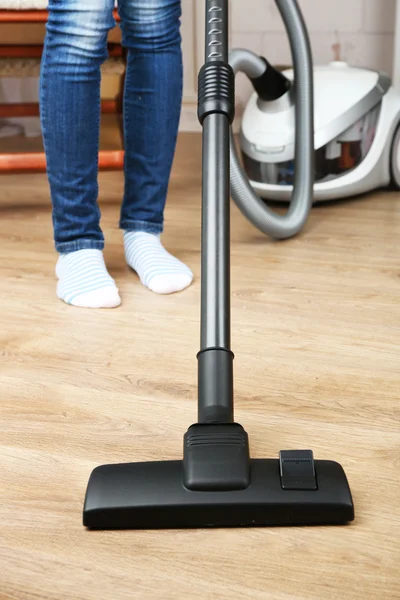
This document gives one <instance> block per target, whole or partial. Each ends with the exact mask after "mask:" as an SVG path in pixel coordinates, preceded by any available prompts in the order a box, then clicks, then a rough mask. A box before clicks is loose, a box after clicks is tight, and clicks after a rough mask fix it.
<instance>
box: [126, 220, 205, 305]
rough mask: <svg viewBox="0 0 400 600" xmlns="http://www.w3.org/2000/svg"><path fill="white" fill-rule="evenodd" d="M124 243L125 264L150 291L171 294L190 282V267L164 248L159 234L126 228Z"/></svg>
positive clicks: (191, 276) (185, 286)
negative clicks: (127, 229)
mask: <svg viewBox="0 0 400 600" xmlns="http://www.w3.org/2000/svg"><path fill="white" fill-rule="evenodd" d="M124 246H125V257H126V261H127V263H128V265H129V266H130V267H131V268H132V269H133V270H134V271H136V273H137V274H138V275H139V278H140V281H141V282H142V283H143V285H145V286H146V287H147V288H149V290H151V291H152V292H155V293H156V294H173V293H174V292H180V291H182V290H183V289H185V288H187V287H188V286H189V285H190V284H191V283H192V280H193V274H192V272H191V270H190V269H189V268H188V267H187V266H186V265H185V264H183V262H181V261H180V260H178V259H177V258H175V257H174V256H172V255H171V254H169V252H167V251H166V250H165V248H164V246H163V245H162V243H161V240H160V237H159V236H158V235H154V234H152V233H146V232H144V231H125V233H124Z"/></svg>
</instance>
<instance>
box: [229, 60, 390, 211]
mask: <svg viewBox="0 0 400 600" xmlns="http://www.w3.org/2000/svg"><path fill="white" fill-rule="evenodd" d="M283 75H284V76H285V77H287V79H288V80H289V81H290V82H293V77H294V73H293V70H287V71H284V72H283ZM399 122H400V93H399V92H397V91H396V90H395V89H394V88H393V87H392V85H391V80H390V78H389V77H388V76H387V75H386V74H384V73H378V72H376V71H372V70H368V69H359V68H354V67H351V66H348V65H347V64H346V63H343V62H334V63H331V64H330V65H327V66H319V67H315V68H314V132H315V133H314V146H315V157H314V159H315V160H314V169H315V175H314V177H315V183H314V201H324V200H333V199H339V198H345V197H350V196H356V195H359V194H362V193H365V192H368V191H370V190H372V189H375V188H379V187H385V186H388V185H389V184H391V183H392V184H394V185H395V186H396V187H397V188H399V187H400V135H399ZM295 131H296V129H295V98H294V87H291V88H290V89H289V90H288V92H287V93H286V94H284V95H283V96H281V97H280V98H278V99H276V100H273V101H270V102H268V101H264V100H262V99H261V98H260V97H259V96H258V94H257V93H256V92H255V93H254V94H253V95H252V96H251V98H250V100H249V102H248V104H247V106H246V109H245V112H244V115H243V120H242V126H241V131H240V148H241V152H242V158H243V164H244V168H245V170H246V173H247V175H248V177H249V179H250V183H251V186H252V188H253V189H254V191H255V192H256V193H257V194H258V195H259V196H261V197H262V198H264V199H268V200H276V201H288V200H290V198H291V195H292V193H293V180H294V173H295V170H294V166H295V160H294V159H295Z"/></svg>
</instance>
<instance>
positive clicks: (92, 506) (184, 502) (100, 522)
mask: <svg viewBox="0 0 400 600" xmlns="http://www.w3.org/2000/svg"><path fill="white" fill-rule="evenodd" d="M353 519H354V509H353V502H352V498H351V493H350V489H349V486H348V483H347V479H346V475H345V473H344V471H343V469H342V467H341V466H340V465H339V464H338V463H336V462H331V461H324V460H317V461H314V458H313V455H312V452H311V451H309V450H295V451H283V452H281V453H280V458H279V459H267V460H259V459H258V460H257V459H254V460H251V459H250V458H249V453H248V437H247V434H246V432H245V431H244V429H243V428H242V427H241V426H240V425H238V424H235V423H233V424H227V425H200V424H196V425H193V426H192V427H191V428H190V429H189V430H188V432H187V434H186V435H185V440H184V459H183V461H179V460H173V461H160V462H148V463H130V464H119V465H104V466H102V467H98V468H96V469H95V470H94V471H93V472H92V474H91V477H90V480H89V484H88V489H87V494H86V500H85V506H84V513H83V522H84V525H85V526H86V527H88V528H89V529H103V530H104V529H175V528H179V529H180V528H205V527H245V526H273V525H276V526H286V525H322V524H323V525H340V524H345V523H347V522H349V521H352V520H353Z"/></svg>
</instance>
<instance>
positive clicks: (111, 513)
mask: <svg viewBox="0 0 400 600" xmlns="http://www.w3.org/2000/svg"><path fill="white" fill-rule="evenodd" d="M276 2H277V5H278V8H279V9H280V11H281V13H282V16H283V19H284V21H285V24H286V26H287V29H288V33H289V37H290V39H291V41H292V43H293V44H292V45H293V55H294V69H295V74H296V73H297V90H296V91H297V93H298V95H299V99H298V100H299V101H298V102H297V103H296V110H297V111H298V112H299V116H300V120H299V121H298V132H297V133H298V134H300V135H297V136H296V152H299V154H298V155H297V154H296V158H297V159H298V161H297V167H296V172H295V176H294V190H293V199H292V203H291V208H290V209H289V212H288V215H284V216H278V215H276V216H275V215H272V214H270V212H269V213H268V215H267V216H265V211H266V210H268V209H266V207H265V205H264V207H263V210H264V218H265V222H268V223H269V224H270V225H272V226H273V228H275V231H276V232H277V233H278V234H281V235H289V234H290V233H291V232H293V230H294V229H296V227H298V226H299V224H300V223H301V222H302V219H303V218H305V216H306V212H307V210H308V207H309V205H310V202H311V197H312V186H313V173H314V170H313V160H314V152H313V136H312V132H313V123H312V116H313V110H312V58H311V52H310V46H309V40H308V37H307V31H306V28H305V25H304V21H303V18H302V15H301V12H300V10H299V7H298V4H297V2H296V0H276ZM227 23H228V0H206V61H205V64H204V65H203V67H202V69H201V70H200V74H199V103H198V114H199V120H200V122H201V124H202V128H203V158H202V162H203V185H202V188H203V192H202V244H201V245H202V274H201V348H200V352H199V354H198V420H197V422H196V423H195V424H193V425H192V426H191V427H189V429H188V431H187V432H186V434H185V435H184V439H183V458H182V459H181V460H162V461H159V462H140V463H126V464H114V465H103V466H100V467H97V468H96V469H94V471H93V472H92V474H91V476H90V479H89V483H88V487H87V491H86V498H85V504H84V510H83V524H84V526H86V527H87V528H88V529H95V530H96V529H102V530H104V529H172V528H206V527H246V526H289V525H342V524H346V523H349V522H351V521H352V520H353V519H354V507H353V501H352V496H351V492H350V488H349V484H348V481H347V478H346V475H345V472H344V470H343V468H342V467H341V465H340V464H338V463H337V462H334V461H329V460H316V459H314V456H313V452H312V450H309V449H301V450H283V451H281V452H280V453H279V455H277V457H276V458H270V459H252V458H251V457H250V450H249V438H248V435H247V433H246V431H245V430H244V428H243V427H242V426H241V425H240V424H239V423H237V422H235V420H234V410H233V395H234V394H233V359H234V356H233V353H232V350H231V343H230V321H231V317H230V224H229V217H230V215H229V211H230V143H231V141H232V138H231V128H230V125H231V124H232V122H233V119H234V112H235V108H234V107H235V98H234V90H235V75H234V70H233V68H232V66H231V65H230V64H229V62H228V33H227ZM264 71H265V63H264ZM268 71H269V74H268V76H267V72H268ZM253 75H254V78H255V79H256V81H255V85H256V86H257V87H258V88H259V89H260V90H263V93H264V94H265V95H267V94H269V93H270V94H274V89H275V92H276V88H277V86H280V85H281V82H282V80H281V79H280V78H278V77H277V75H276V73H275V71H273V70H270V69H269V68H268V69H267V70H266V72H265V73H263V75H261V78H259V79H258V80H257V77H258V75H257V69H255V70H254V73H253ZM274 82H275V83H274ZM285 85H286V84H285ZM267 88H268V89H267ZM243 181H244V182H245V183H247V185H249V184H248V182H247V180H245V179H243ZM239 185H241V184H239Z"/></svg>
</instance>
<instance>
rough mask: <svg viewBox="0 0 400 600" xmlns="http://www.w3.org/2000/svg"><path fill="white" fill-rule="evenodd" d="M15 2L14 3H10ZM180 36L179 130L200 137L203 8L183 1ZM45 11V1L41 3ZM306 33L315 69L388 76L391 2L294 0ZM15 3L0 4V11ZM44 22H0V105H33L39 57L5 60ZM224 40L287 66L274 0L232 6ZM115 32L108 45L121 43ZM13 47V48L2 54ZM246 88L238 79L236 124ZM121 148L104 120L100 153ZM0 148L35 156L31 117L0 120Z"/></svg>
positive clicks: (112, 72) (35, 36)
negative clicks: (346, 66) (323, 66)
mask: <svg viewBox="0 0 400 600" xmlns="http://www.w3.org/2000/svg"><path fill="white" fill-rule="evenodd" d="M14 2H15V0H14ZM182 3H183V17H182V36H183V51H184V63H185V88H184V103H183V109H182V120H181V130H182V131H198V130H199V125H198V122H197V115H196V100H197V98H196V94H197V89H196V87H197V86H196V83H197V73H198V70H199V68H200V67H201V65H202V62H203V39H204V37H203V31H204V30H203V27H204V23H203V21H204V2H203V1H202V0H182ZM43 4H44V6H45V3H43ZM300 5H301V8H302V10H303V12H304V15H305V19H306V22H307V26H308V29H309V31H310V35H311V41H312V47H313V54H314V61H315V63H327V62H330V61H331V60H344V61H347V62H349V63H351V64H352V65H355V66H363V67H370V68H373V69H379V70H384V71H386V72H387V73H389V74H390V75H393V70H394V66H395V65H394V64H393V62H394V61H393V57H394V56H395V52H394V48H395V36H394V31H395V22H396V0H350V1H349V0H335V2H332V1H331V0H300ZM7 6H10V7H12V6H13V1H12V0H11V1H9V2H7V0H3V1H2V2H0V9H1V8H3V7H7ZM44 32H45V25H44V23H22V22H20V23H11V24H10V23H5V22H3V23H0V40H1V51H0V52H1V54H0V103H1V104H5V103H36V102H37V99H38V70H39V62H40V59H39V58H38V57H36V60H32V59H29V60H28V59H26V57H25V59H24V58H22V57H20V56H19V55H17V56H10V54H11V55H12V54H13V53H17V52H18V51H17V50H16V48H17V47H18V46H21V45H24V46H26V45H28V46H30V45H33V46H36V45H40V44H41V43H42V42H43V37H44ZM230 38H231V45H232V46H233V47H246V48H249V49H251V50H253V51H255V52H257V53H260V54H263V55H265V56H266V57H267V58H268V60H269V61H270V62H272V63H274V64H277V65H282V66H285V65H289V64H290V60H291V58H290V48H289V44H288V41H287V37H286V35H285V32H284V29H283V25H282V21H281V18H280V15H279V13H278V10H277V8H276V5H275V2H274V0H267V1H266V0H246V1H245V2H243V0H231V22H230ZM119 39H120V38H119V31H118V29H115V30H114V31H113V32H112V33H111V34H110V42H111V43H118V42H119ZM9 46H12V47H13V49H12V50H11V52H10V50H9V49H8V50H7V47H9ZM120 79H121V66H118V67H116V66H115V65H114V67H113V66H111V68H110V67H109V68H108V69H105V72H104V76H103V85H102V96H103V98H104V99H113V98H115V97H116V96H117V94H118V91H119V88H120ZM250 93H251V87H250V85H249V83H248V82H247V81H246V80H245V78H244V77H241V76H239V77H238V86H237V115H238V118H237V123H236V126H237V125H238V123H239V122H240V114H241V110H242V108H243V106H244V105H245V103H246V100H247V98H248V96H249V94H250ZM116 143H117V144H118V143H119V136H118V128H117V126H116V122H115V118H113V117H112V116H110V115H105V116H104V117H103V131H102V147H103V148H105V149H107V148H115V144H116ZM0 148H1V150H2V151H3V152H4V151H8V150H10V151H18V150H22V151H23V150H25V149H26V150H28V151H29V150H40V149H41V139H40V124H39V119H38V118H37V117H21V116H18V117H15V118H12V117H9V118H4V117H3V118H1V117H0Z"/></svg>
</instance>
